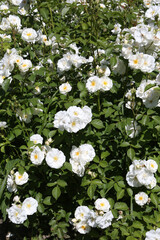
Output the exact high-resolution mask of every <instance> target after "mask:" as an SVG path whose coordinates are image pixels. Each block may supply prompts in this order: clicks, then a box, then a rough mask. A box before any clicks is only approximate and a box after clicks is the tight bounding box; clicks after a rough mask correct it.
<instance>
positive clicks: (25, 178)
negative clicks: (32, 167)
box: [14, 172, 28, 185]
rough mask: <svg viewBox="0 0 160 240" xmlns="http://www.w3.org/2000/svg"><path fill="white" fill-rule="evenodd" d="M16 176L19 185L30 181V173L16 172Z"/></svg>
mask: <svg viewBox="0 0 160 240" xmlns="http://www.w3.org/2000/svg"><path fill="white" fill-rule="evenodd" d="M14 176H15V183H16V184H17V185H23V184H25V183H27V182H28V173H26V172H24V173H23V174H22V175H21V174H20V173H19V172H16V173H15V174H14Z"/></svg>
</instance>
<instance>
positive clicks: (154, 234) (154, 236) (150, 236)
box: [145, 228, 160, 240]
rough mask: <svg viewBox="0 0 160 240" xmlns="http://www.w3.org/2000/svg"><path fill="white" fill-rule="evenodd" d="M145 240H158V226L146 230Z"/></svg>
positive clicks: (159, 239)
mask: <svg viewBox="0 0 160 240" xmlns="http://www.w3.org/2000/svg"><path fill="white" fill-rule="evenodd" d="M145 240H160V228H157V229H156V230H150V231H148V232H146V238H145Z"/></svg>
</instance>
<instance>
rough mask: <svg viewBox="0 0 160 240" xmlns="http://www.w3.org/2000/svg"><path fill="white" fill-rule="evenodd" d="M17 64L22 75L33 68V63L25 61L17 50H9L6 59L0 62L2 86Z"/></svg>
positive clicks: (0, 82)
mask: <svg viewBox="0 0 160 240" xmlns="http://www.w3.org/2000/svg"><path fill="white" fill-rule="evenodd" d="M14 64H16V65H17V66H18V68H19V70H20V71H21V73H25V72H27V71H28V70H29V69H30V68H31V67H32V62H31V61H30V60H28V59H23V57H21V56H20V55H19V54H18V52H17V50H16V49H15V48H12V49H11V50H9V49H8V50H7V52H6V53H5V55H4V57H3V58H2V59H1V60H0V85H1V84H2V83H3V81H4V79H5V78H6V77H9V76H10V75H11V72H12V71H13V70H14Z"/></svg>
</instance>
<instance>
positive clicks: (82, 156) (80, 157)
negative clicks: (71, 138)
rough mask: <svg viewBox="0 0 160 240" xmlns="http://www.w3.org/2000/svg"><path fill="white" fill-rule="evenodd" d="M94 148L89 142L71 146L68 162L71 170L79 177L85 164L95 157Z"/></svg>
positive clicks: (82, 173)
mask: <svg viewBox="0 0 160 240" xmlns="http://www.w3.org/2000/svg"><path fill="white" fill-rule="evenodd" d="M95 155H96V154H95V150H94V148H93V147H92V145H90V144H82V145H80V146H79V147H78V148H77V147H76V146H72V150H71V152H70V156H71V158H70V160H69V161H70V164H71V165H72V171H73V172H74V173H76V174H77V175H78V176H79V177H82V176H83V175H84V171H85V165H86V164H87V163H88V162H91V161H92V160H93V158H94V157H95Z"/></svg>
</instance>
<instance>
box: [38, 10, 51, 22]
mask: <svg viewBox="0 0 160 240" xmlns="http://www.w3.org/2000/svg"><path fill="white" fill-rule="evenodd" d="M40 14H41V16H42V17H43V18H44V19H45V20H47V19H48V18H49V10H48V9H47V8H40Z"/></svg>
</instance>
